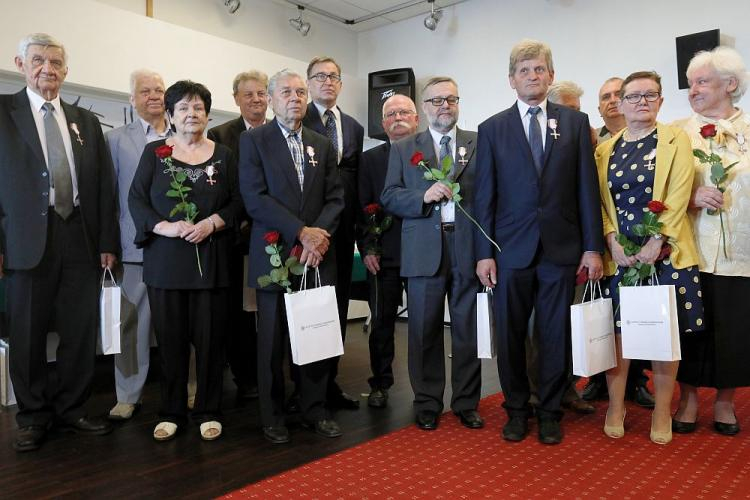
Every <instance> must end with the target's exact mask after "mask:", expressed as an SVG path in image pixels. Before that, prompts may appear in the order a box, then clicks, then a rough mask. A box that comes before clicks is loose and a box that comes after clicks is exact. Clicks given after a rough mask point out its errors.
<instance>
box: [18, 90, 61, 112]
mask: <svg viewBox="0 0 750 500" xmlns="http://www.w3.org/2000/svg"><path fill="white" fill-rule="evenodd" d="M26 95H27V96H29V103H30V104H31V109H33V110H34V111H36V112H37V113H39V112H40V111H41V110H42V106H44V103H45V102H51V103H52V105H53V106H55V110H56V111H60V110H61V107H60V94H57V95H56V96H55V98H54V99H52V100H51V101H48V100H46V99H45V98H44V97H42V96H40V95H39V94H37V93H36V92H34V91H33V90H31V89H30V88H28V87H26Z"/></svg>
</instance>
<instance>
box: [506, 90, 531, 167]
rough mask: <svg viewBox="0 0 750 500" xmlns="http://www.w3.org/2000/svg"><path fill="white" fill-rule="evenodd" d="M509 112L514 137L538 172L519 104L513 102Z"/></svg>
mask: <svg viewBox="0 0 750 500" xmlns="http://www.w3.org/2000/svg"><path fill="white" fill-rule="evenodd" d="M507 113H509V115H510V116H509V117H508V118H509V119H510V124H509V125H510V130H511V133H512V134H513V137H514V138H515V139H516V141H517V142H518V145H519V147H520V149H521V151H523V155H524V156H525V157H526V161H525V163H526V164H527V165H528V166H530V167H531V168H533V169H534V173H536V168H535V167H534V157H533V156H532V155H531V146H529V140H528V139H527V138H526V132H524V130H523V122H522V121H521V114H520V112H519V110H518V104H513V106H511V107H510V108H509V109H508V110H507Z"/></svg>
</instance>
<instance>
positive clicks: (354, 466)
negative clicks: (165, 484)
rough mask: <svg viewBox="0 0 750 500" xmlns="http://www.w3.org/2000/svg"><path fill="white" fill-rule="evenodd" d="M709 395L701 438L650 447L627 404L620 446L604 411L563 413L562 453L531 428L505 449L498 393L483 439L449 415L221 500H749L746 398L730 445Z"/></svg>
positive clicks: (640, 419) (484, 407) (643, 415)
mask: <svg viewBox="0 0 750 500" xmlns="http://www.w3.org/2000/svg"><path fill="white" fill-rule="evenodd" d="M714 394H715V392H714V391H710V390H701V391H700V398H701V414H700V416H699V427H698V430H697V431H696V432H695V433H693V434H689V435H679V434H675V436H674V440H673V441H672V442H671V443H670V444H669V445H667V446H658V445H655V444H652V443H651V442H650V441H649V438H648V433H649V427H650V425H651V421H650V418H651V412H650V410H646V409H643V408H639V407H637V406H634V405H632V404H631V405H629V406H628V415H627V418H626V420H625V432H626V434H625V437H624V438H622V439H619V440H615V439H610V438H608V437H606V436H605V435H604V434H603V433H602V430H601V428H602V426H603V425H604V412H605V411H606V402H599V403H597V408H598V412H597V413H596V414H594V415H587V416H580V415H573V414H566V416H565V418H564V420H563V430H564V432H565V439H564V440H563V443H562V444H560V445H557V446H545V445H542V444H540V443H539V442H538V441H537V438H536V432H537V427H536V424H535V423H534V424H532V425H531V434H530V435H529V437H527V438H526V440H525V441H523V442H521V443H508V442H505V441H503V440H502V439H501V437H500V429H501V426H502V424H503V423H505V416H504V414H502V415H501V409H500V406H499V405H500V402H501V401H502V399H501V395H499V394H496V395H493V396H490V397H488V398H485V399H484V400H482V402H481V404H480V411H481V413H482V415H483V416H484V417H485V420H486V422H487V425H486V427H485V428H484V429H482V430H478V431H472V430H469V429H465V428H464V427H462V426H461V425H460V423H459V422H458V419H457V418H456V417H454V416H453V415H452V414H451V413H447V414H445V415H443V416H442V419H441V422H440V427H439V428H438V430H437V431H433V432H426V431H421V430H419V429H417V428H416V427H415V426H413V425H412V426H409V427H407V428H405V429H402V430H400V431H396V432H392V433H390V434H387V435H385V436H382V437H380V438H378V439H374V440H372V441H369V442H367V443H364V444H362V445H359V446H357V447H354V448H351V449H348V450H345V451H343V452H340V453H337V454H335V455H332V456H329V457H326V458H324V459H321V460H318V461H316V462H312V463H309V464H307V465H304V466H302V467H299V468H297V469H293V470H290V471H288V472H285V473H283V474H279V475H277V476H274V477H271V478H268V479H265V480H263V481H260V482H258V483H255V484H252V485H248V486H246V487H244V488H242V489H240V490H237V491H234V492H232V493H230V494H228V495H227V496H226V497H225V498H232V499H234V498H262V499H269V498H358V499H370V498H373V499H375V498H377V499H384V498H430V499H455V498H470V499H474V498H532V497H539V498H548V497H554V498H583V497H591V498H605V497H608V498H617V499H629V498H634V499H640V498H659V499H663V498H681V499H682V498H707V499H713V498H750V389H741V390H738V392H737V398H736V411H737V415H738V417H739V419H740V426H741V427H742V431H741V432H740V434H738V435H737V436H735V437H726V436H720V435H718V434H716V433H715V432H714V431H713V430H712V427H711V423H712V409H713V408H712V401H713V397H714Z"/></svg>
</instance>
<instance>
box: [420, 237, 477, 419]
mask: <svg viewBox="0 0 750 500" xmlns="http://www.w3.org/2000/svg"><path fill="white" fill-rule="evenodd" d="M454 240H455V233H453V232H444V233H443V252H442V261H441V263H440V269H439V270H438V272H437V273H436V274H435V275H434V276H418V277H410V278H409V286H408V291H407V294H408V307H409V353H408V360H409V380H410V381H411V386H412V389H413V390H414V409H415V410H416V411H423V410H432V411H435V412H438V413H440V412H441V411H442V410H443V392H444V391H445V349H444V346H443V338H444V331H445V328H444V326H443V323H444V321H443V317H444V313H445V296H446V294H447V295H448V307H449V310H450V316H451V353H452V354H453V357H452V358H451V387H452V388H453V396H452V397H451V408H452V409H453V411H461V410H474V409H476V407H477V405H478V403H479V396H480V390H481V385H482V379H481V372H480V369H481V364H480V360H479V359H478V358H477V327H476V324H477V313H476V305H477V291H479V281H478V280H477V278H476V276H473V275H472V276H470V277H463V276H461V274H460V273H459V270H458V260H457V258H456V252H457V251H460V249H459V248H458V245H457V243H456V242H455V241H454Z"/></svg>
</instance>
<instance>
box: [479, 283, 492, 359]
mask: <svg viewBox="0 0 750 500" xmlns="http://www.w3.org/2000/svg"><path fill="white" fill-rule="evenodd" d="M495 354H496V353H495V316H494V311H493V310H492V288H489V287H485V288H484V291H483V292H478V293H477V358H480V359H492V358H494V357H495Z"/></svg>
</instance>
